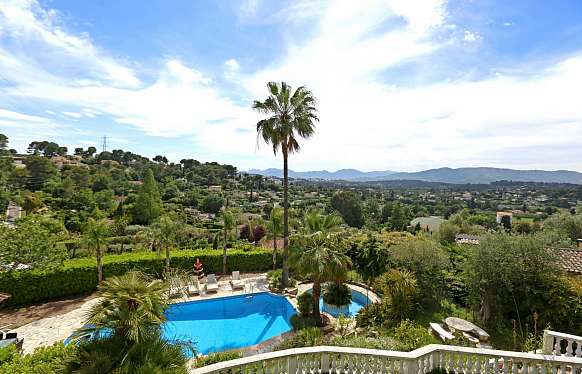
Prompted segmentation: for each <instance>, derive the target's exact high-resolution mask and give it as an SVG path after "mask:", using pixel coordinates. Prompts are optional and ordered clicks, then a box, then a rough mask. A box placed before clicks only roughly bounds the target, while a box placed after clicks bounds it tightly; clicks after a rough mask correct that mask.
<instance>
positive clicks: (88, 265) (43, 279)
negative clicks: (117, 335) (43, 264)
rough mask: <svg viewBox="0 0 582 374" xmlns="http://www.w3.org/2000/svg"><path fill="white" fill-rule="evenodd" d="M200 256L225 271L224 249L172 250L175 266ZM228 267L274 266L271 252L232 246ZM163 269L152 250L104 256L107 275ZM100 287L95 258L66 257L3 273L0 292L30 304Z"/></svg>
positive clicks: (207, 265)
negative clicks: (49, 265)
mask: <svg viewBox="0 0 582 374" xmlns="http://www.w3.org/2000/svg"><path fill="white" fill-rule="evenodd" d="M197 258H199V259H200V261H202V263H203V264H204V271H205V272H206V273H207V274H208V273H219V272H221V271H222V252H217V251H212V250H209V249H196V250H183V251H173V252H172V259H171V265H172V267H173V268H179V269H192V267H193V264H194V262H195V261H196V259H197ZM227 264H228V268H229V269H233V270H239V271H243V272H244V271H265V270H268V269H269V268H270V267H271V264H272V252H271V251H269V250H263V249H256V250H254V251H251V252H244V251H241V250H237V249H234V250H230V251H229V252H228V260H227ZM163 269H164V257H163V256H160V255H159V254H157V253H153V252H135V253H124V254H121V255H111V256H105V257H104V258H103V274H104V276H105V277H110V276H113V275H122V274H125V273H126V272H127V271H129V270H141V271H143V272H144V273H147V274H151V275H156V276H159V275H161V274H162V271H163ZM96 288H97V268H96V265H95V260H94V259H93V258H79V259H73V260H67V261H65V262H64V263H63V265H62V266H61V267H59V268H56V269H47V270H39V269H38V270H24V271H8V272H3V273H0V292H6V293H9V294H11V295H12V297H11V298H10V299H9V300H8V302H7V304H6V305H12V306H14V305H29V304H33V303H37V302H40V301H44V300H51V299H56V298H60V297H68V296H73V295H79V294H83V293H87V292H91V291H93V290H95V289H96Z"/></svg>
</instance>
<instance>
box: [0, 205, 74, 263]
mask: <svg viewBox="0 0 582 374" xmlns="http://www.w3.org/2000/svg"><path fill="white" fill-rule="evenodd" d="M57 239H58V235H55V234H54V233H52V232H51V231H50V227H47V226H46V225H44V224H42V222H40V217H37V216H32V217H29V218H27V219H22V220H19V221H18V222H17V224H16V227H15V228H12V227H10V226H6V225H0V260H1V263H2V264H4V265H8V264H11V267H12V268H13V269H15V268H17V267H18V265H19V264H25V265H28V266H31V267H33V268H35V269H43V268H50V267H54V266H59V265H60V264H61V263H62V262H63V261H64V260H65V259H66V258H67V252H66V251H65V249H64V248H63V247H62V246H58V245H57V243H56V241H57Z"/></svg>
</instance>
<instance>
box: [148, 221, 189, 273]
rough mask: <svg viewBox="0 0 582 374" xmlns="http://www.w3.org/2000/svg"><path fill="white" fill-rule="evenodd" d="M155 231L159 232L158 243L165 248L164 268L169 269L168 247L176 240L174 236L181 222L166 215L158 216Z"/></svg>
mask: <svg viewBox="0 0 582 374" xmlns="http://www.w3.org/2000/svg"><path fill="white" fill-rule="evenodd" d="M152 226H154V228H155V230H156V232H157V233H158V234H159V237H160V239H159V243H160V244H161V245H162V247H163V249H164V250H165V255H166V270H169V269H170V248H171V247H172V245H173V244H174V243H175V242H176V236H177V235H178V232H179V231H180V228H181V226H182V225H181V222H180V221H178V220H177V219H173V218H171V217H170V216H168V215H165V216H162V217H160V218H159V219H158V220H157V221H156V222H154V224H153V225H152Z"/></svg>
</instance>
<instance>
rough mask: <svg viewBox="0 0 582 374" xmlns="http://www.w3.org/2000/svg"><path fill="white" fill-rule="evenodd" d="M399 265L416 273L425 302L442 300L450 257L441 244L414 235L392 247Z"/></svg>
mask: <svg viewBox="0 0 582 374" xmlns="http://www.w3.org/2000/svg"><path fill="white" fill-rule="evenodd" d="M390 252H391V254H392V259H393V261H394V263H396V264H397V265H398V267H400V268H402V269H405V270H407V271H410V272H411V273H413V274H414V276H415V278H416V280H417V281H418V286H419V288H420V296H421V300H422V301H423V303H425V304H431V303H436V302H438V301H440V299H441V298H442V296H443V292H444V289H445V278H444V276H445V270H446V269H447V267H448V266H447V265H448V261H449V258H448V256H447V253H446V252H445V251H444V249H443V248H442V247H441V245H440V244H439V243H437V242H435V241H433V240H430V239H427V238H423V237H413V238H410V239H409V240H406V241H403V242H401V243H399V244H396V245H394V246H392V247H391V248H390Z"/></svg>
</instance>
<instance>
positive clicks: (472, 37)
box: [463, 30, 481, 42]
mask: <svg viewBox="0 0 582 374" xmlns="http://www.w3.org/2000/svg"><path fill="white" fill-rule="evenodd" d="M480 38H481V37H480V36H479V34H477V33H476V32H473V31H469V30H465V35H464V37H463V40H465V41H466V42H474V41H477V40H478V39H480Z"/></svg>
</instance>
